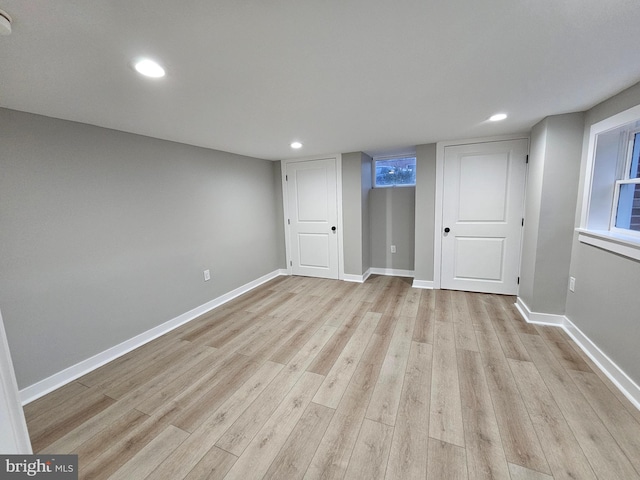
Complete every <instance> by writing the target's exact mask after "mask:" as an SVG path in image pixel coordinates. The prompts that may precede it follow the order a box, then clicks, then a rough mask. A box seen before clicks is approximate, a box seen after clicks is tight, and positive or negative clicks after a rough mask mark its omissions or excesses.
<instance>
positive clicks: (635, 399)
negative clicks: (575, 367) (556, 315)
mask: <svg viewBox="0 0 640 480" xmlns="http://www.w3.org/2000/svg"><path fill="white" fill-rule="evenodd" d="M563 328H564V330H565V331H566V332H567V334H568V335H569V336H570V337H571V338H573V340H574V341H575V342H576V344H577V345H578V346H579V347H580V348H581V349H582V350H583V351H584V353H586V354H587V355H588V356H589V358H590V359H591V360H593V363H595V364H596V365H597V367H598V368H599V369H600V370H602V372H603V373H604V374H605V375H606V376H607V377H609V380H611V381H612V382H613V384H614V385H615V386H616V387H618V390H620V391H621V392H622V393H623V394H624V396H625V397H627V398H628V399H629V401H630V402H631V403H633V405H634V406H635V407H636V408H637V409H638V410H640V386H638V385H637V384H636V383H635V382H634V381H633V380H632V379H631V378H629V376H628V375H627V374H626V373H625V372H624V371H623V370H622V369H621V368H620V367H619V366H618V365H616V363H615V362H614V361H613V360H611V359H610V358H609V357H608V356H607V355H606V354H605V353H604V352H603V351H602V350H600V348H598V346H597V345H596V344H595V343H593V341H592V340H591V339H590V338H589V337H587V336H586V335H585V334H584V333H582V331H581V330H580V329H579V328H578V327H576V326H575V325H574V324H573V322H572V321H571V320H569V319H568V318H567V317H565V324H564V325H563Z"/></svg>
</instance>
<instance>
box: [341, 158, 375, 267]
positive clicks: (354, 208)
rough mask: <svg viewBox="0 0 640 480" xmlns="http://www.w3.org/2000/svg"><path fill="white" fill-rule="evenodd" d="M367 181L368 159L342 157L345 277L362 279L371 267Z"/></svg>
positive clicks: (369, 178)
mask: <svg viewBox="0 0 640 480" xmlns="http://www.w3.org/2000/svg"><path fill="white" fill-rule="evenodd" d="M371 178H372V172H371V157H369V156H368V155H366V154H364V153H362V152H353V153H344V154H342V221H343V228H344V232H343V242H344V273H346V274H349V275H363V274H364V273H365V272H366V271H367V270H368V269H369V268H370V266H371V260H370V259H371V240H370V238H369V237H370V224H369V192H370V191H371Z"/></svg>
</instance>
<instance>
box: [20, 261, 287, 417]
mask: <svg viewBox="0 0 640 480" xmlns="http://www.w3.org/2000/svg"><path fill="white" fill-rule="evenodd" d="M280 275H288V272H287V270H283V269H280V270H275V271H273V272H271V273H268V274H266V275H263V276H262V277H260V278H258V279H256V280H253V281H252V282H249V283H247V284H245V285H242V286H241V287H238V288H236V289H234V290H231V291H230V292H228V293H225V294H224V295H221V296H219V297H217V298H214V299H213V300H210V301H209V302H207V303H205V304H203V305H200V306H199V307H196V308H194V309H192V310H189V311H188V312H186V313H183V314H182V315H178V316H177V317H175V318H173V319H171V320H169V321H167V322H165V323H163V324H161V325H158V326H157V327H154V328H152V329H150V330H147V331H146V332H143V333H141V334H139V335H136V336H135V337H133V338H130V339H129V340H125V341H124V342H122V343H120V344H118V345H116V346H114V347H111V348H108V349H107V350H105V351H103V352H100V353H98V354H96V355H94V356H93V357H90V358H87V359H86V360H83V361H81V362H79V363H76V364H75V365H72V366H71V367H68V368H65V369H64V370H62V371H60V372H58V373H55V374H53V375H51V376H50V377H47V378H45V379H44V380H40V381H39V382H37V383H34V384H33V385H30V386H28V387H26V388H23V389H22V390H20V398H21V401H22V404H23V405H26V404H27V403H30V402H32V401H34V400H37V399H38V398H40V397H42V396H43V395H46V394H47V393H49V392H52V391H53V390H55V389H57V388H60V387H62V386H63V385H66V384H67V383H69V382H72V381H73V380H75V379H76V378H79V377H81V376H83V375H86V374H87V373H89V372H91V371H93V370H95V369H96V368H98V367H101V366H102V365H104V364H106V363H109V362H111V361H113V360H115V359H116V358H118V357H121V356H122V355H124V354H126V353H129V352H130V351H132V350H135V349H136V348H138V347H141V346H142V345H144V344H145V343H149V342H150V341H151V340H154V339H156V338H158V337H160V336H162V335H164V334H165V333H168V332H170V331H171V330H174V329H176V328H178V327H179V326H181V325H184V324H185V323H188V322H190V321H191V320H194V319H196V318H198V317H200V316H201V315H203V314H205V313H207V312H209V311H211V310H213V309H214V308H216V307H219V306H220V305H223V304H225V303H227V302H229V301H231V300H233V299H234V298H236V297H239V296H240V295H242V294H244V293H247V292H248V291H250V290H253V289H254V288H256V287H258V286H260V285H262V284H263V283H266V282H268V281H269V280H272V279H274V278H276V277H278V276H280Z"/></svg>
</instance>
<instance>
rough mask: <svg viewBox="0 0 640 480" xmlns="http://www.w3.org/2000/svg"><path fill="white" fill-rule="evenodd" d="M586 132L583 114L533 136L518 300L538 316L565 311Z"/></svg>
mask: <svg viewBox="0 0 640 480" xmlns="http://www.w3.org/2000/svg"><path fill="white" fill-rule="evenodd" d="M583 132H584V114H582V113H571V114H566V115H556V116H553V117H547V118H545V119H544V120H543V121H542V122H540V123H539V124H537V125H536V126H534V128H533V129H532V132H531V149H530V156H529V171H528V178H527V192H526V205H525V228H524V231H523V234H524V238H523V251H522V262H521V264H522V267H521V271H520V278H521V281H520V292H519V296H520V297H521V298H522V300H523V301H524V302H525V303H526V304H527V306H528V307H529V308H530V309H531V310H532V311H534V312H538V313H552V314H559V315H561V314H564V311H565V304H566V296H567V291H568V280H569V264H570V259H571V248H572V242H573V219H574V217H575V208H576V198H577V194H578V179H579V177H580V158H581V151H582V137H583Z"/></svg>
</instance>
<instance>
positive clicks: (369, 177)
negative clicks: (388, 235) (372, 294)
mask: <svg viewBox="0 0 640 480" xmlns="http://www.w3.org/2000/svg"><path fill="white" fill-rule="evenodd" d="M372 166H373V159H372V158H371V157H370V156H369V155H367V154H366V153H363V154H362V156H361V158H360V178H361V185H360V191H361V205H362V273H363V274H364V273H365V272H366V271H367V270H369V269H370V268H371V212H370V210H369V197H370V195H371V188H372V185H371V183H372V181H373V170H372Z"/></svg>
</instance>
